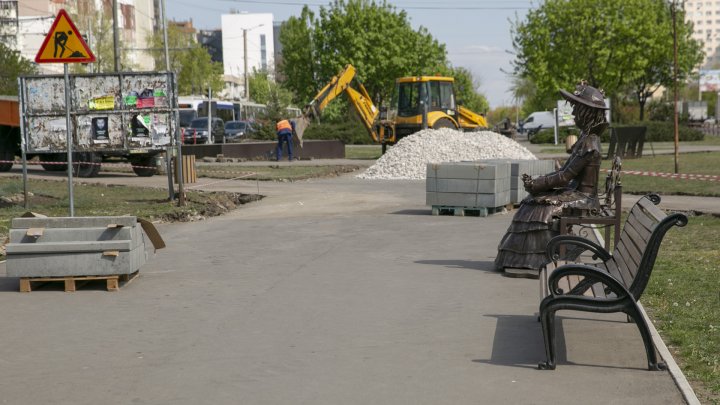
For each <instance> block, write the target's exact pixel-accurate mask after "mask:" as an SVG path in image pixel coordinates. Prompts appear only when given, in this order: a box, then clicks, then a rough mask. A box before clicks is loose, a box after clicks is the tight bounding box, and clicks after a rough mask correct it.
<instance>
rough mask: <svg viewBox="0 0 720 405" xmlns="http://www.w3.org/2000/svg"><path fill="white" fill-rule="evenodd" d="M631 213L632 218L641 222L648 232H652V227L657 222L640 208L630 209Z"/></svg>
mask: <svg viewBox="0 0 720 405" xmlns="http://www.w3.org/2000/svg"><path fill="white" fill-rule="evenodd" d="M638 211H639V212H638ZM631 214H632V218H633V219H634V220H635V221H637V222H638V223H639V224H641V225H642V226H643V227H644V228H645V229H646V230H647V231H648V232H652V230H653V228H654V227H655V225H656V224H657V221H655V220H654V219H652V218H650V217H649V216H647V215H646V214H645V213H643V212H642V211H641V210H634V211H631Z"/></svg>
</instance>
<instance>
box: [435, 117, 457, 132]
mask: <svg viewBox="0 0 720 405" xmlns="http://www.w3.org/2000/svg"><path fill="white" fill-rule="evenodd" d="M432 127H433V129H440V128H450V129H457V128H455V124H453V123H452V121H450V120H449V119H447V118H440V119H439V120H437V121H435V124H433V126H432Z"/></svg>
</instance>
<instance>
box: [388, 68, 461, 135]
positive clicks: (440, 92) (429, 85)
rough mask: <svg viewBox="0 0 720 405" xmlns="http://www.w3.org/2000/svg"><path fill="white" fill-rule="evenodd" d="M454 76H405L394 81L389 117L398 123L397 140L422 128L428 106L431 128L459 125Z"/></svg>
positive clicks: (428, 121) (428, 119)
mask: <svg viewBox="0 0 720 405" xmlns="http://www.w3.org/2000/svg"><path fill="white" fill-rule="evenodd" d="M453 84H454V79H453V78H452V77H442V76H414V77H403V78H400V79H398V80H397V81H396V82H395V91H394V92H393V97H392V101H391V104H390V108H389V109H388V119H390V120H394V122H395V134H396V138H397V139H396V140H399V139H400V138H402V137H403V136H407V135H410V134H413V133H415V132H417V131H419V130H421V129H422V125H423V110H424V109H425V106H427V125H428V128H458V124H457V118H456V117H457V104H456V101H455V91H454V87H453Z"/></svg>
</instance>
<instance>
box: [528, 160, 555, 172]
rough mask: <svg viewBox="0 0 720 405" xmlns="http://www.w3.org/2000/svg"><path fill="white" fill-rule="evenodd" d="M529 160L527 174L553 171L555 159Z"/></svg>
mask: <svg viewBox="0 0 720 405" xmlns="http://www.w3.org/2000/svg"><path fill="white" fill-rule="evenodd" d="M529 162H532V163H531V164H530V169H529V170H530V173H528V174H530V175H532V176H539V175H544V174H548V173H552V172H554V171H555V160H553V159H538V160H530V161H529Z"/></svg>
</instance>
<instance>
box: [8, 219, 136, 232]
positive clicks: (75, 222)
mask: <svg viewBox="0 0 720 405" xmlns="http://www.w3.org/2000/svg"><path fill="white" fill-rule="evenodd" d="M109 224H117V225H122V226H135V225H136V224H137V217H129V216H117V217H47V218H43V217H28V218H13V220H12V225H11V227H12V228H14V229H16V228H106V227H107V226H108V225H109Z"/></svg>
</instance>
